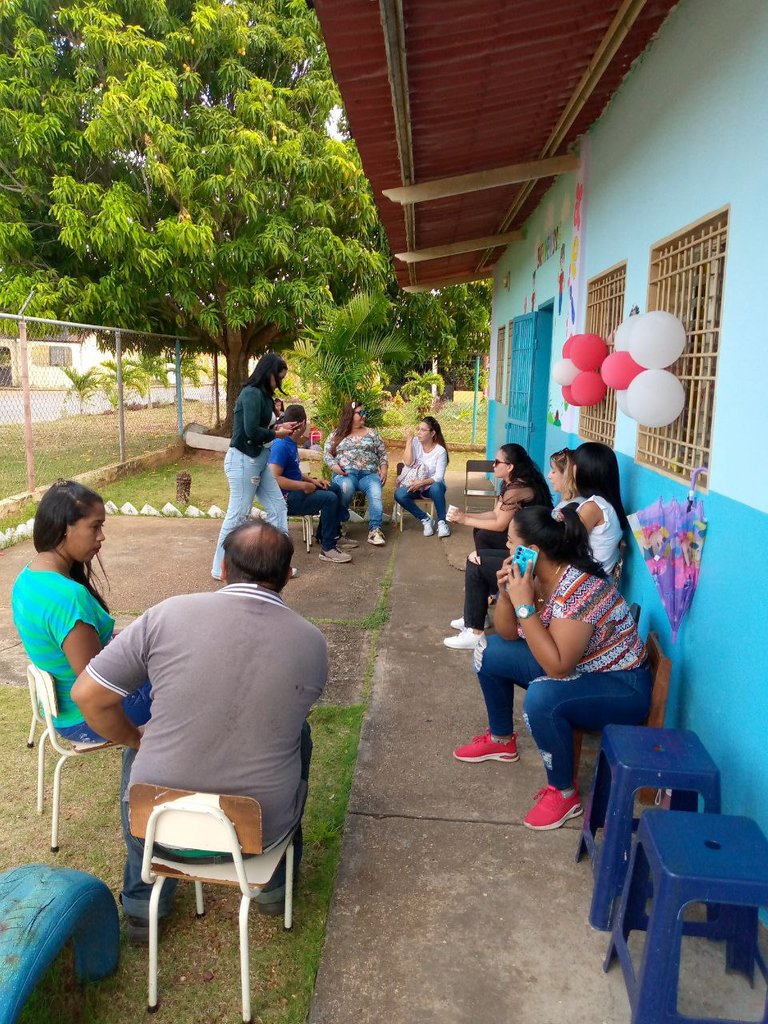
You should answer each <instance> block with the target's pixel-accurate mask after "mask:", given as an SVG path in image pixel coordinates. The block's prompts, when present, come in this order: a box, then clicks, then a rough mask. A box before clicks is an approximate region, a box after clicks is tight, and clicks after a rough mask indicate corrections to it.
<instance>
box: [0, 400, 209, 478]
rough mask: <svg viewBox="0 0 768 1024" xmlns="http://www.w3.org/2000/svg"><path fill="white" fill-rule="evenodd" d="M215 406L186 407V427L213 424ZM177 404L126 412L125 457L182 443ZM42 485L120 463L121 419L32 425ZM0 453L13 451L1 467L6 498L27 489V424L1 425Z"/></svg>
mask: <svg viewBox="0 0 768 1024" xmlns="http://www.w3.org/2000/svg"><path fill="white" fill-rule="evenodd" d="M210 416H211V409H210V407H209V406H207V405H205V404H203V403H201V402H184V422H185V423H191V422H192V421H193V420H199V421H200V422H203V423H207V422H208V421H209V418H210ZM178 436H179V431H178V421H177V416H176V406H175V405H162V406H156V407H155V408H153V409H146V408H144V409H131V410H127V411H126V413H125V454H126V458H129V459H130V458H133V457H134V456H136V455H142V454H144V453H145V452H152V451H157V450H158V449H160V448H164V447H165V446H166V445H169V444H172V443H173V442H174V441H175V440H177V439H178ZM32 437H33V442H34V454H35V475H36V481H37V485H38V486H39V487H40V486H44V485H45V484H49V483H53V481H54V480H57V479H58V478H59V477H63V478H64V479H69V478H70V477H72V476H77V474H78V473H85V472H87V471H88V470H89V469H98V468H99V467H100V466H108V465H109V464H110V463H112V462H118V461H119V458H120V452H119V444H118V428H117V414H116V413H104V414H102V415H97V416H79V415H78V416H65V417H62V418H61V419H57V420H50V421H47V422H46V421H37V422H35V423H33V425H32ZM0 451H2V452H7V453H9V455H7V456H4V457H3V460H2V464H0V498H5V497H9V496H10V495H12V494H21V493H23V492H24V491H26V490H27V470H26V461H25V455H24V434H23V429H22V426H21V424H10V425H6V426H0Z"/></svg>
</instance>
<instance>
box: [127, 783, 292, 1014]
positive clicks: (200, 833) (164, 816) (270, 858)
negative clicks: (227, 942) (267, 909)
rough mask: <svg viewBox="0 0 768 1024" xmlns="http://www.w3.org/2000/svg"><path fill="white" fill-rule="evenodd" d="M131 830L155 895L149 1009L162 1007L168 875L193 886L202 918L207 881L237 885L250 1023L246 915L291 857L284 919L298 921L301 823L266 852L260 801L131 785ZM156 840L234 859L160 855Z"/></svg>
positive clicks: (242, 975) (151, 919)
mask: <svg viewBox="0 0 768 1024" xmlns="http://www.w3.org/2000/svg"><path fill="white" fill-rule="evenodd" d="M130 823H131V834H132V835H134V836H136V837H137V838H138V839H143V840H144V860H143V862H142V866H141V877H142V880H143V881H144V882H145V883H146V884H147V885H152V895H151V897H150V900H149V985H148V988H149V993H148V1006H147V1009H148V1010H149V1011H150V1012H153V1011H154V1010H156V1009H157V1005H158V999H157V945H158V943H157V938H158V908H159V904H160V892H161V890H162V888H163V883H164V882H165V879H166V878H168V877H170V878H176V879H178V880H179V881H188V882H194V883H195V901H196V908H197V916H198V917H202V916H203V914H204V913H205V907H204V903H203V882H216V883H219V884H223V885H231V886H239V888H240V892H241V893H242V899H241V900H240V984H241V988H242V1010H243V1020H244V1021H246V1022H248V1021H250V1020H251V979H250V956H249V949H248V912H249V910H250V908H251V902H252V900H253V899H255V897H256V896H258V894H259V893H260V892H261V890H262V889H263V888H264V886H265V885H266V884H267V882H269V880H270V879H271V878H272V875H273V874H274V873H275V869H276V868H277V866H278V864H279V863H280V860H281V858H282V856H283V854H285V916H284V918H283V924H284V927H285V929H286V930H287V931H288V930H290V928H291V926H292V923H293V853H294V851H293V840H294V835H295V832H296V829H297V828H298V822H297V824H296V825H295V826H294V827H293V828H292V829H291V831H290V832H289V833H288V834H287V835H286V836H284V837H283V838H282V839H280V840H278V842H276V843H274V844H273V845H272V846H270V847H269V848H268V849H267V850H264V849H263V847H262V833H261V806H260V804H259V803H258V801H257V800H254V799H252V798H251V797H245V796H224V795H220V794H217V793H191V792H188V791H186V790H179V789H168V788H166V787H163V786H152V785H149V784H148V783H137V784H136V785H134V786H131V789H130ZM155 843H159V844H161V845H162V846H163V847H165V848H167V847H169V846H170V847H177V848H180V849H194V850H203V851H206V852H210V853H228V854H230V855H231V856H232V860H231V862H226V863H223V864H200V863H195V862H194V861H193V860H189V859H188V860H174V859H172V858H171V857H170V856H169V855H168V851H167V849H164V850H163V851H162V852H161V853H155V852H154V847H155Z"/></svg>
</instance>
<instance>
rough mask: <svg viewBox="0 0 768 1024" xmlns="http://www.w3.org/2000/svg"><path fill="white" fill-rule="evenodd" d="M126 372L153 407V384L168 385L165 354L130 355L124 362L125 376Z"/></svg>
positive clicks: (143, 353) (145, 353)
mask: <svg viewBox="0 0 768 1024" xmlns="http://www.w3.org/2000/svg"><path fill="white" fill-rule="evenodd" d="M126 372H127V373H128V374H129V375H130V376H131V379H132V380H133V381H134V384H133V386H134V388H135V389H136V390H137V391H138V392H139V394H140V395H141V396H142V398H146V400H147V408H148V409H151V408H152V385H153V384H160V385H161V386H162V387H164V388H167V387H168V364H167V362H166V361H165V359H164V358H163V356H155V355H150V353H149V352H142V353H141V354H140V355H139V356H138V357H136V356H128V358H127V359H125V360H124V362H123V378H124V379H125V375H126Z"/></svg>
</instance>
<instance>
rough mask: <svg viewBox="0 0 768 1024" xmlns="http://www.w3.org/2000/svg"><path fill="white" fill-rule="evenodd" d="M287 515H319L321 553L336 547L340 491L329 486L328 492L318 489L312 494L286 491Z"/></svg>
mask: <svg viewBox="0 0 768 1024" xmlns="http://www.w3.org/2000/svg"><path fill="white" fill-rule="evenodd" d="M285 500H286V504H287V505H288V513H289V514H290V515H292V516H310V515H313V514H314V513H315V512H319V513H320V546H321V547H322V549H323V551H330V550H331V549H332V548H335V547H336V541H337V540H338V539H339V534H340V533H341V525H340V524H341V515H342V511H343V509H344V504H343V501H342V497H341V490H340V489H339V488H338V487H337V486H336V485H335V484H331V486H330V487H329V488H328V490H323V489H322V488H321V487H318V489H317V490H316V491H313V492H312V494H304V493H303V491H288V494H287V495H286V499H285Z"/></svg>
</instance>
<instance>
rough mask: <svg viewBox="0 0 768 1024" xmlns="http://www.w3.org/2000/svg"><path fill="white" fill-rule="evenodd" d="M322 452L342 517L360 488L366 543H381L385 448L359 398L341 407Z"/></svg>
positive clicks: (385, 473) (385, 478)
mask: <svg viewBox="0 0 768 1024" xmlns="http://www.w3.org/2000/svg"><path fill="white" fill-rule="evenodd" d="M323 456H324V459H325V464H326V466H328V468H329V469H330V470H331V472H332V473H333V482H334V483H335V484H337V485H338V487H339V489H340V490H341V494H342V500H343V501H344V507H345V510H346V518H347V519H348V518H349V511H348V510H349V506H350V503H351V501H352V498H353V497H354V496H355V492H356V491H362V493H363V494H364V495H365V496H366V499H367V501H368V543H369V544H375V545H377V546H381V545H382V544H385V543H386V541H385V540H384V534H383V533H382V532H381V517H382V514H383V511H384V508H383V505H382V501H381V489H382V487H383V486H384V484H385V483H386V482H387V449H386V448H385V447H384V442H383V441H382V439H381V437H380V436H379V434H378V433H377V431H375V430H373V429H372V428H371V427H367V426H366V425H365V409H364V408H363V406H362V405H361V403H360V402H349V403H348V404H347V405H346V406H345V407H344V412H343V413H342V415H341V419H340V421H339V425H338V426H337V427H336V429H335V430H334V432H333V433H332V434H331V435H330V437H329V438H328V440H327V441H326V442H325V449H324V452H323Z"/></svg>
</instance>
